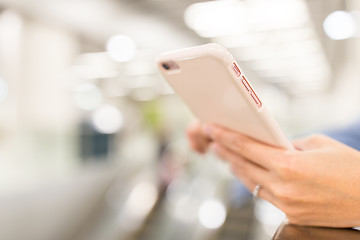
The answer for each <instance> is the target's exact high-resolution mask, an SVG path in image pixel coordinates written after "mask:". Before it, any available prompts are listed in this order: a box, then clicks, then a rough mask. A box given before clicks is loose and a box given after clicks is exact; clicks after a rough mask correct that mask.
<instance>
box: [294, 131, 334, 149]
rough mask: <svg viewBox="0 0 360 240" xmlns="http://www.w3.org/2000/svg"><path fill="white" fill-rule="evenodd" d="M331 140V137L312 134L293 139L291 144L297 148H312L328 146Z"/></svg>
mask: <svg viewBox="0 0 360 240" xmlns="http://www.w3.org/2000/svg"><path fill="white" fill-rule="evenodd" d="M332 142H333V141H332V140H331V138H329V137H327V136H325V135H321V134H314V135H311V136H308V137H304V138H299V139H296V140H294V141H293V145H294V147H295V148H296V149H298V150H314V149H319V148H322V147H328V146H329V144H332Z"/></svg>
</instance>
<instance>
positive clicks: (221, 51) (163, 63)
mask: <svg viewBox="0 0 360 240" xmlns="http://www.w3.org/2000/svg"><path fill="white" fill-rule="evenodd" d="M157 63H158V67H159V69H160V71H161V73H162V75H163V76H164V77H165V79H166V80H167V82H168V83H169V84H170V85H171V86H172V88H173V89H174V91H175V92H176V93H177V94H178V95H179V96H180V97H181V98H182V99H183V100H184V101H185V102H186V104H187V105H188V106H189V107H190V109H191V110H192V112H193V113H194V114H195V115H196V116H197V117H198V118H199V119H200V120H202V121H205V122H213V123H216V124H219V125H222V126H225V127H227V128H230V129H233V130H236V131H239V132H241V133H243V134H246V135H248V136H250V137H253V138H255V139H257V140H260V141H263V142H265V143H268V144H270V145H274V146H279V147H282V148H285V149H293V146H292V145H291V143H290V142H289V140H288V139H287V138H286V136H285V135H284V133H283V132H282V131H281V129H280V127H279V126H278V124H277V122H276V121H275V120H274V119H273V117H272V116H271V114H270V113H269V112H268V110H267V109H266V107H265V106H264V103H263V102H262V101H261V99H260V98H259V96H258V95H257V94H256V93H255V91H254V90H253V89H254V88H253V87H252V86H251V84H250V83H249V81H248V79H247V78H246V76H245V75H244V73H243V72H242V71H241V69H240V68H239V66H238V64H237V63H236V61H235V60H234V58H233V57H232V55H231V54H230V53H229V52H228V51H227V50H226V49H225V48H223V47H222V46H220V45H218V44H214V43H210V44H205V45H201V46H196V47H191V48H186V49H180V50H177V51H172V52H167V53H163V54H161V55H160V56H159V57H158V59H157Z"/></svg>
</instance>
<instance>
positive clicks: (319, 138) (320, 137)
mask: <svg viewBox="0 0 360 240" xmlns="http://www.w3.org/2000/svg"><path fill="white" fill-rule="evenodd" d="M326 138H327V137H326V136H325V135H323V134H313V135H311V136H310V137H309V142H310V143H314V144H316V143H320V142H322V141H324V139H326Z"/></svg>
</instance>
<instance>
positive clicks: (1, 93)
mask: <svg viewBox="0 0 360 240" xmlns="http://www.w3.org/2000/svg"><path fill="white" fill-rule="evenodd" d="M7 95H8V86H7V83H6V81H5V80H4V79H2V78H0V102H1V101H3V100H5V98H6V97H7Z"/></svg>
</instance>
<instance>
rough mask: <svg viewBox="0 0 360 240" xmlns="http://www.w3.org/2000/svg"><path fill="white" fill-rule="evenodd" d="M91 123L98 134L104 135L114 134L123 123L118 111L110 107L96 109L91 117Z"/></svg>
mask: <svg viewBox="0 0 360 240" xmlns="http://www.w3.org/2000/svg"><path fill="white" fill-rule="evenodd" d="M92 121H93V124H94V127H95V128H96V129H97V130H98V131H99V132H101V133H106V134H111V133H116V132H117V131H119V130H120V129H121V128H122V126H123V123H124V120H123V116H122V114H121V113H120V111H119V110H118V109H117V108H116V107H114V106H111V105H104V106H101V107H100V108H99V109H97V110H96V111H95V112H94V114H93V116H92Z"/></svg>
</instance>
